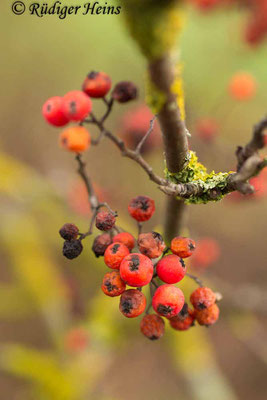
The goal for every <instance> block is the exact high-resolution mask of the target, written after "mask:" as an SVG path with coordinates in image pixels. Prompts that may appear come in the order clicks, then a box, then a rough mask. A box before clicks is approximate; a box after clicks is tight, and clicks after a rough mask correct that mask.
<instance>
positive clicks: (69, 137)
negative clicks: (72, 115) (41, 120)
mask: <svg viewBox="0 0 267 400" xmlns="http://www.w3.org/2000/svg"><path fill="white" fill-rule="evenodd" d="M59 140H60V146H61V147H62V148H63V149H65V150H68V151H73V152H75V153H81V152H83V151H85V150H87V149H88V148H89V146H90V144H91V137H90V134H89V132H88V131H87V129H85V128H84V127H82V126H73V127H71V128H68V129H66V130H64V131H63V132H62V133H61V135H60V138H59Z"/></svg>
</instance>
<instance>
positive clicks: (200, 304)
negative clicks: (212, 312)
mask: <svg viewBox="0 0 267 400" xmlns="http://www.w3.org/2000/svg"><path fill="white" fill-rule="evenodd" d="M190 301H191V303H192V305H193V307H194V308H195V309H196V310H203V309H205V308H208V307H210V306H212V305H213V304H214V303H215V301H216V295H215V293H214V292H213V291H212V290H211V289H210V288H208V287H199V288H197V289H196V290H194V292H193V293H192V294H191V296H190Z"/></svg>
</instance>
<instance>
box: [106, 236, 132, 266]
mask: <svg viewBox="0 0 267 400" xmlns="http://www.w3.org/2000/svg"><path fill="white" fill-rule="evenodd" d="M128 254H129V249H128V247H126V246H125V245H124V244H122V243H116V242H115V243H111V244H110V245H109V246H108V247H107V249H106V251H105V254H104V261H105V264H106V265H107V266H108V267H109V268H112V269H119V268H120V265H121V262H122V260H123V259H124V257H126V256H127V255H128Z"/></svg>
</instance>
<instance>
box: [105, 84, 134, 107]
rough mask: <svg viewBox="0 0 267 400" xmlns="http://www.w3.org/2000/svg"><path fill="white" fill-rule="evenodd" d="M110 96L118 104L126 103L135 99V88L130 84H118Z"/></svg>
mask: <svg viewBox="0 0 267 400" xmlns="http://www.w3.org/2000/svg"><path fill="white" fill-rule="evenodd" d="M111 96H112V98H113V99H114V100H116V101H117V102H118V103H127V102H128V101H131V100H134V99H136V97H137V87H136V86H135V84H134V83H132V82H127V81H123V82H119V83H117V85H116V86H115V87H114V89H113V91H112V94H111Z"/></svg>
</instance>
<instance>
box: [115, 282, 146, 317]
mask: <svg viewBox="0 0 267 400" xmlns="http://www.w3.org/2000/svg"><path fill="white" fill-rule="evenodd" d="M145 308H146V298H145V295H144V294H143V293H142V292H140V291H139V290H137V289H128V290H126V291H125V292H123V293H122V295H121V298H120V311H121V312H122V314H123V315H125V317H127V318H135V317H138V315H140V314H142V313H143V312H144V311H145Z"/></svg>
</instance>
